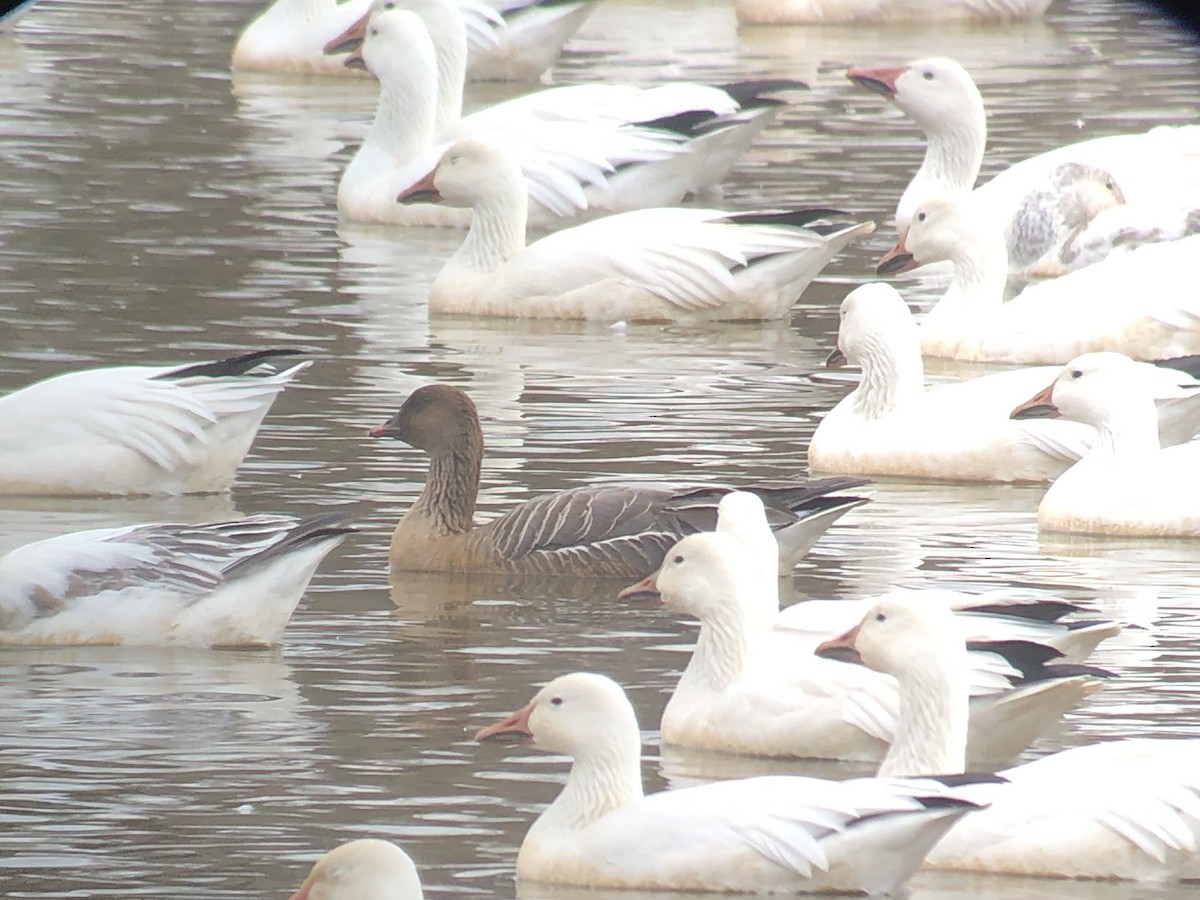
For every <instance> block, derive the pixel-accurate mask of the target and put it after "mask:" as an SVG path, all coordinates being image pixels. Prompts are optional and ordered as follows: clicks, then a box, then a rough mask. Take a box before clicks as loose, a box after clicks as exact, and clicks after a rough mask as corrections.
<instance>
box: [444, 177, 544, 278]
mask: <svg viewBox="0 0 1200 900" xmlns="http://www.w3.org/2000/svg"><path fill="white" fill-rule="evenodd" d="M528 203H529V201H528V198H527V196H526V194H525V186H524V184H523V183H521V184H514V185H506V186H505V187H504V188H502V189H499V190H497V191H496V192H495V193H493V194H492V195H491V196H489V197H487V198H486V199H483V200H481V201H480V202H478V203H476V205H475V206H474V208H473V210H472V212H471V228H470V230H469V231H468V232H467V237H466V240H464V241H463V245H462V246H461V247H460V248H459V249H458V252H457V253H455V254H454V256H453V257H452V258H451V263H452V264H453V265H454V266H455V267H456V268H458V269H459V270H465V271H467V272H469V273H471V274H474V275H487V274H489V273H491V272H494V271H495V270H496V269H498V268H499V267H500V266H501V265H502V264H503V263H504V262H505V261H507V260H508V259H511V258H512V257H513V256H515V255H516V254H518V253H520V252H521V251H522V250H523V249H525V221H526V218H527V216H528Z"/></svg>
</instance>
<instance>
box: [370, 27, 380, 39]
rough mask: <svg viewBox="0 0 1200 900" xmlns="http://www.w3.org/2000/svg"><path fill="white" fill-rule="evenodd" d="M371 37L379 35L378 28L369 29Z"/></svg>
mask: <svg viewBox="0 0 1200 900" xmlns="http://www.w3.org/2000/svg"><path fill="white" fill-rule="evenodd" d="M371 37H379V29H378V28H372V29H371Z"/></svg>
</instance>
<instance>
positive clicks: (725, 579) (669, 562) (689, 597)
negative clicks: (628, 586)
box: [654, 532, 774, 620]
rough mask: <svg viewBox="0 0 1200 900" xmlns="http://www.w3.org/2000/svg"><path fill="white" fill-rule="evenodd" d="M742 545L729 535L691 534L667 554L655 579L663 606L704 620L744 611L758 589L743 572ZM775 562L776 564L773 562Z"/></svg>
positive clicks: (751, 579) (712, 533)
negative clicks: (728, 611)
mask: <svg viewBox="0 0 1200 900" xmlns="http://www.w3.org/2000/svg"><path fill="white" fill-rule="evenodd" d="M744 553H745V545H744V544H743V543H742V541H741V540H740V539H739V538H737V537H735V536H734V535H731V534H729V533H724V534H722V533H718V532H702V533H700V534H690V535H688V536H687V537H685V538H683V540H681V541H679V542H678V543H677V544H675V546H674V547H672V548H671V549H670V550H668V551H667V554H666V556H665V557H664V558H663V563H662V566H661V567H660V568H659V570H658V572H657V573H656V574H655V576H654V580H655V586H656V588H657V590H658V592H659V594H660V596H661V597H662V601H663V605H664V606H666V607H667V609H670V610H672V611H674V612H681V613H686V614H688V615H691V616H695V617H696V618H698V619H701V620H704V619H708V618H711V617H713V616H715V615H718V614H720V613H721V612H722V611H724V610H725V609H727V608H730V607H741V606H742V605H743V603H744V602H746V601H745V599H744V598H745V595H746V593H747V590H753V589H754V588H755V587H756V586H757V580H756V579H754V578H753V577H751V576H750V574H749V573H748V572H745V571H742V572H739V557H740V556H741V555H742V554H744ZM772 561H774V560H772Z"/></svg>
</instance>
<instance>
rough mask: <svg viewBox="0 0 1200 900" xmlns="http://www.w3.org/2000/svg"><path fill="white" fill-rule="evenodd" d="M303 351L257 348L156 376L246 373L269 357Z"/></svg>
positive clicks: (295, 354) (212, 375)
mask: <svg viewBox="0 0 1200 900" xmlns="http://www.w3.org/2000/svg"><path fill="white" fill-rule="evenodd" d="M303 352H304V351H302V350H290V349H287V348H283V347H275V348H272V349H269V350H255V351H254V352H252V353H242V354H240V355H238V356H230V357H227V358H225V359H218V360H216V361H214V362H204V363H197V364H196V365H194V366H184V367H182V368H180V369H172V370H171V371H170V372H164V373H163V374H162V375H157V376H155V377H156V378H164V379H165V378H197V377H203V378H226V377H229V376H231V375H245V374H246V373H247V372H249V371H250V370H251V369H253V368H254V367H255V366H259V365H261V364H262V363H264V362H266V361H267V360H269V359H275V358H276V357H280V356H300V355H302V354H303Z"/></svg>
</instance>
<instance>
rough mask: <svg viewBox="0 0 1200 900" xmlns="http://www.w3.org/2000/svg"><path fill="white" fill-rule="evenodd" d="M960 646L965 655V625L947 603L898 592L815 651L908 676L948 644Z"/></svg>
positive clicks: (910, 593)
mask: <svg viewBox="0 0 1200 900" xmlns="http://www.w3.org/2000/svg"><path fill="white" fill-rule="evenodd" d="M918 593H922V592H918ZM955 646H958V647H961V648H962V653H963V654H964V655H965V653H966V643H965V641H964V640H963V633H962V627H961V626H960V625H959V624H958V622H957V620H956V619H955V617H954V610H953V609H952V608H951V606H950V604H949V603H948V602H946V601H945V600H944V599H943V598H942V597H940V596H939V595H932V596H928V597H925V596H918V595H917V593H914V592H911V591H895V592H893V593H891V594H888V595H887V596H885V597H883V598H882V599H881V600H880V601H879V602H878V603H876V604H875V605H874V606H872V607H871V608H870V609H869V610H868V611H867V613H866V615H865V616H863V619H862V621H861V622H859V623H858V624H857V625H855V626H854V627H853V628H851V629H850V630H849V631H847V632H846V633H845V634H843V635H840V636H838V637H836V638H831V639H830V640H828V641H825V642H824V643H822V644H821V645H820V646H818V647H817V650H816V653H817V655H818V656H823V657H826V658H829V659H840V660H844V661H846V662H855V663H859V664H860V665H864V666H866V667H867V668H869V669H874V670H875V671H877V672H884V673H886V674H888V675H892V676H895V677H896V678H897V679H898V680H900V681H903V680H904V678H905V676H908V675H911V674H913V673H914V672H923V671H924V670H925V669H926V668H927V665H928V661H929V660H930V658H931V657H938V658H941V657H943V656H944V653H945V650H946V649H947V648H951V647H955Z"/></svg>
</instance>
